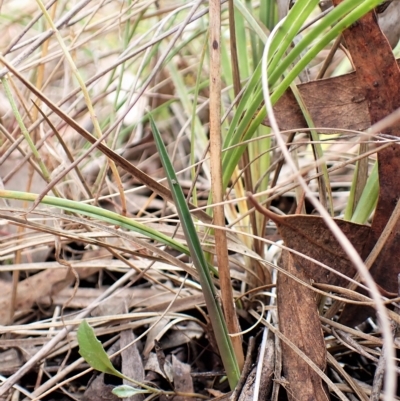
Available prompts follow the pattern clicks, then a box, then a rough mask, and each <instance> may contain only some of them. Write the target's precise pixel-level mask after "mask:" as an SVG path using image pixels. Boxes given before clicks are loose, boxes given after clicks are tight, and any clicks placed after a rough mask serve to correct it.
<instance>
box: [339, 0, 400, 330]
mask: <svg viewBox="0 0 400 401" xmlns="http://www.w3.org/2000/svg"><path fill="white" fill-rule="evenodd" d="M341 1H342V0H334V1H333V4H334V5H338V4H340V3H341ZM343 36H344V39H345V41H346V45H347V48H348V49H349V51H350V54H351V56H352V60H353V64H354V66H355V69H356V79H357V85H358V87H359V90H358V91H357V92H356V93H355V94H354V95H355V96H357V97H359V96H361V97H364V98H365V99H366V100H367V106H368V111H369V115H370V120H371V123H372V124H374V123H376V122H378V121H380V120H381V119H383V118H384V117H386V116H387V115H389V114H390V113H392V112H393V111H395V110H396V109H398V108H399V107H400V70H399V66H398V64H397V62H396V60H395V58H394V55H393V52H392V49H391V46H390V44H389V42H388V41H387V39H386V37H385V36H384V34H383V33H382V31H381V30H380V28H379V25H378V22H377V19H376V15H375V13H374V12H370V13H368V14H367V15H365V16H364V17H362V18H361V19H360V20H359V21H358V22H357V24H354V25H353V26H351V27H350V28H349V29H347V30H345V31H344V32H343ZM383 133H384V134H387V135H392V136H397V137H400V125H399V124H396V125H395V126H392V127H390V128H388V129H386V130H385V131H384V132H383ZM378 168H379V186H380V190H379V199H378V205H377V208H376V211H375V214H374V219H373V221H372V226H371V231H370V235H369V238H368V241H367V243H366V245H365V247H364V249H363V253H362V256H363V257H364V259H365V258H366V257H367V256H368V254H369V253H370V252H371V250H372V249H373V247H374V245H375V244H376V242H377V240H378V238H379V237H380V235H381V233H382V231H383V229H384V227H385V226H386V224H387V222H388V220H389V218H390V216H391V215H392V212H393V210H394V208H395V206H396V203H397V201H398V199H399V197H400V177H399V171H400V147H399V146H398V145H397V144H393V145H392V146H390V147H387V148H385V149H384V150H381V151H380V152H379V153H378ZM399 247H400V222H399V223H398V224H397V226H396V227H395V229H394V230H393V231H392V234H391V236H390V238H389V239H388V241H387V242H386V244H385V245H384V247H383V249H382V251H381V252H380V254H379V255H378V257H377V259H376V261H375V263H374V264H373V266H372V267H371V274H372V276H373V278H374V279H375V281H376V282H377V284H379V285H380V286H381V287H382V288H383V289H384V290H386V291H388V292H397V286H398V284H397V275H398V274H399V273H400V268H399V265H398V250H399V249H400V248H399ZM371 312H372V310H371V309H366V308H357V307H354V306H347V307H346V308H345V310H344V313H343V314H342V316H341V319H342V322H345V323H348V324H352V325H356V324H358V323H361V322H362V321H363V320H364V319H365V318H366V317H367V316H368V314H370V313H371Z"/></svg>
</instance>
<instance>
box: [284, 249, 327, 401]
mask: <svg viewBox="0 0 400 401" xmlns="http://www.w3.org/2000/svg"><path fill="white" fill-rule="evenodd" d="M283 265H284V268H285V269H286V270H287V271H288V272H289V273H291V274H293V275H295V276H296V277H297V278H299V279H301V280H303V281H305V282H309V281H310V280H309V278H308V277H307V275H306V274H305V272H304V270H302V269H298V268H297V267H296V266H295V263H294V260H293V258H292V256H291V255H290V253H289V252H284V254H283ZM277 301H278V316H279V329H280V331H281V332H282V334H283V335H284V336H285V337H286V338H287V339H289V340H290V341H291V342H292V343H293V344H294V345H296V347H297V348H299V349H300V350H301V351H302V352H303V353H304V354H305V355H306V356H307V357H308V358H309V359H311V361H312V362H314V363H315V364H316V365H317V366H318V368H319V369H321V370H322V371H324V370H325V368H326V348H325V342H324V336H323V334H322V329H321V323H320V320H319V315H318V311H317V306H316V302H315V293H314V292H313V291H312V290H310V289H308V288H306V287H305V286H304V285H302V284H300V283H298V282H297V281H295V280H293V279H292V278H290V277H288V276H287V275H285V274H283V273H279V275H278V286H277ZM282 362H283V371H284V375H285V379H286V380H287V381H288V388H287V395H288V399H289V401H296V400H317V401H323V400H325V401H327V400H329V396H328V394H327V391H326V390H325V388H324V384H323V382H322V379H321V377H320V376H319V375H318V373H317V372H316V371H315V370H314V369H313V368H312V367H311V366H310V365H309V364H308V363H307V362H306V361H305V360H304V359H303V357H302V356H300V355H298V353H297V352H296V351H295V350H294V349H292V348H291V347H290V346H289V345H288V344H286V343H285V341H282Z"/></svg>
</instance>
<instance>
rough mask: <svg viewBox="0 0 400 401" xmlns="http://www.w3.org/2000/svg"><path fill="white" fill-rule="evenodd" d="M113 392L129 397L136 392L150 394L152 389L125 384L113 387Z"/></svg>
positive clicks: (121, 396)
mask: <svg viewBox="0 0 400 401" xmlns="http://www.w3.org/2000/svg"><path fill="white" fill-rule="evenodd" d="M112 393H113V394H115V395H116V396H117V397H119V398H128V397H132V396H133V395H136V394H150V391H149V390H142V389H140V388H136V387H132V386H129V385H127V384H123V385H122V386H117V387H115V388H113V390H112Z"/></svg>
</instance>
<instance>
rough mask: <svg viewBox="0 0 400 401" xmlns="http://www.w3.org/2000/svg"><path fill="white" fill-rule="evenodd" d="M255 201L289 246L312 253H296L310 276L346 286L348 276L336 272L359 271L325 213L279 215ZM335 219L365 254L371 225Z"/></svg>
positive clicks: (298, 263)
mask: <svg viewBox="0 0 400 401" xmlns="http://www.w3.org/2000/svg"><path fill="white" fill-rule="evenodd" d="M253 204H254V205H255V206H256V207H257V209H258V211H259V212H261V213H263V214H264V215H266V216H267V217H268V218H270V219H271V220H272V221H273V222H274V223H275V224H276V226H277V227H278V230H279V233H280V234H281V237H282V238H283V240H284V242H285V245H286V246H287V247H288V248H290V249H293V250H294V251H296V252H299V253H300V254H302V255H304V256H307V257H308V258H304V257H303V256H301V255H299V254H296V253H293V259H294V262H295V265H296V268H297V269H298V270H302V271H303V272H304V274H305V276H306V277H307V278H308V279H312V280H313V281H315V282H317V283H324V284H331V285H336V286H346V285H347V284H348V280H347V279H346V278H345V277H343V276H339V275H338V274H336V272H339V273H341V274H343V275H344V276H346V277H350V278H353V276H354V275H355V274H356V268H355V267H354V266H353V264H352V263H351V262H350V260H349V259H348V257H347V255H346V253H345V251H344V250H343V248H342V246H341V245H340V244H339V242H338V241H337V240H336V238H335V237H334V235H333V234H332V233H331V231H330V230H329V228H328V227H327V226H326V224H325V222H324V220H323V219H322V218H321V217H319V216H305V215H290V216H279V215H277V214H275V213H273V212H271V211H270V210H268V209H265V208H263V207H261V206H260V205H259V204H257V203H256V201H255V200H254V199H253ZM335 223H336V224H337V225H338V226H339V228H340V229H341V230H342V232H343V233H344V234H345V235H346V237H347V238H348V239H349V241H350V242H351V243H352V244H353V246H354V248H355V249H356V251H357V252H358V253H359V254H361V251H362V249H363V247H364V245H365V242H366V240H367V238H368V235H369V232H370V227H369V226H365V225H360V224H355V223H351V222H348V221H344V220H338V219H335ZM311 259H313V260H315V261H318V262H320V263H323V264H325V265H327V266H328V267H331V268H332V270H327V269H324V268H323V267H322V266H321V265H319V264H317V263H315V262H314V261H313V260H311Z"/></svg>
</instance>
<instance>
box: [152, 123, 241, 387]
mask: <svg viewBox="0 0 400 401" xmlns="http://www.w3.org/2000/svg"><path fill="white" fill-rule="evenodd" d="M150 124H151V129H152V131H153V136H154V141H155V144H156V146H157V150H158V153H159V156H160V159H161V163H162V165H163V167H164V170H165V173H166V176H167V179H168V184H169V186H170V188H171V193H172V196H173V198H174V202H175V206H176V209H177V212H178V215H179V220H180V222H181V224H182V229H183V232H184V234H185V238H186V241H187V245H188V248H189V250H190V256H191V257H192V259H193V264H194V265H195V267H196V270H197V272H198V274H199V279H200V285H201V288H202V290H203V294H204V300H205V302H206V305H207V310H208V314H209V317H210V321H211V325H212V328H213V330H214V333H215V339H216V341H217V345H218V349H219V351H220V354H221V359H222V363H223V364H224V367H225V371H226V373H227V376H228V380H229V385H230V386H231V389H234V388H235V387H236V384H237V383H238V381H239V378H240V370H239V366H238V363H237V360H236V356H235V353H234V350H233V346H232V341H231V338H230V337H229V334H228V330H227V327H226V323H225V319H224V315H223V313H222V309H221V306H220V304H219V303H218V302H217V291H216V289H215V287H214V283H213V281H212V278H211V274H210V270H209V266H208V263H207V260H206V258H205V255H204V252H203V249H202V248H201V243H200V240H199V237H198V235H197V231H196V229H195V226H194V223H193V220H192V216H191V214H190V210H189V207H188V205H187V203H186V199H185V196H184V194H183V191H182V188H181V186H180V185H179V182H178V178H177V176H176V174H175V171H174V167H173V165H172V163H171V161H170V159H169V156H168V153H167V149H166V148H165V145H164V143H163V141H162V138H161V135H160V132H159V131H158V129H157V126H156V124H155V123H154V120H153V118H152V117H151V116H150Z"/></svg>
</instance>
